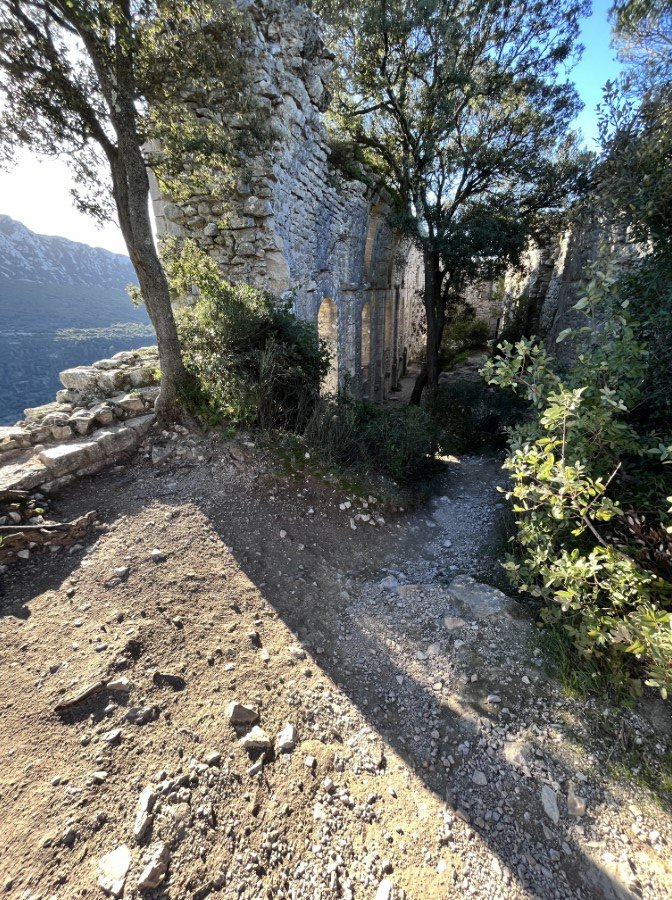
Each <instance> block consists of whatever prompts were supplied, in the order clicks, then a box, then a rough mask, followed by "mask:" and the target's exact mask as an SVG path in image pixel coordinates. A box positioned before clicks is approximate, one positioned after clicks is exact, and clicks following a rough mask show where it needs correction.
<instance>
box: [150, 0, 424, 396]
mask: <svg viewBox="0 0 672 900" xmlns="http://www.w3.org/2000/svg"><path fill="white" fill-rule="evenodd" d="M245 7H246V9H247V10H248V11H249V12H250V14H251V16H252V19H253V23H254V35H253V40H252V41H251V43H250V45H249V46H247V47H246V48H245V54H246V59H245V63H246V67H247V70H248V73H249V74H248V77H249V81H250V91H251V92H253V94H254V96H255V97H256V98H257V101H258V102H259V103H260V106H261V109H262V115H263V116H264V117H265V119H266V124H267V125H268V127H269V129H270V132H271V134H272V136H273V141H272V144H271V146H270V147H268V148H267V149H265V150H264V151H263V152H260V153H259V154H258V155H257V156H255V157H253V158H250V159H241V160H240V164H239V169H240V170H239V173H238V179H237V188H236V192H235V195H234V196H233V197H232V198H231V197H228V196H227V197H226V198H225V197H218V196H212V195H206V194H203V195H200V196H194V197H192V198H191V200H190V202H188V203H183V204H181V205H177V204H175V203H172V202H170V201H169V200H167V199H166V198H164V197H161V196H160V195H159V193H158V190H157V189H156V186H154V190H153V195H154V210H155V215H156V220H157V226H158V231H159V234H172V235H176V236H178V237H190V238H193V239H195V240H196V242H197V243H198V244H199V246H200V247H201V248H203V249H204V250H206V251H207V252H208V253H209V254H210V255H211V256H212V257H213V258H214V259H216V260H217V262H218V263H219V265H220V267H221V270H222V272H223V274H224V276H225V277H226V278H228V279H230V280H232V281H247V282H249V283H251V284H255V285H258V286H261V287H263V288H266V289H268V290H269V291H272V292H273V293H275V294H278V295H281V296H282V295H285V296H291V297H292V300H293V304H294V309H295V311H296V312H297V314H299V315H301V316H302V317H304V318H306V319H308V320H310V321H313V322H315V323H316V327H318V326H319V329H320V330H321V331H322V329H326V330H325V331H322V336H323V337H325V338H326V339H327V340H328V342H329V343H330V344H331V346H332V347H333V350H334V364H335V372H334V376H333V378H332V380H331V384H332V386H333V385H334V384H335V383H336V381H337V382H338V383H339V384H340V385H343V384H344V382H345V381H346V379H348V380H349V382H350V383H351V386H352V388H353V389H354V390H355V392H360V393H364V394H367V395H368V396H370V397H372V398H375V399H382V398H383V397H385V396H387V394H388V392H389V391H390V390H393V389H394V388H395V387H396V385H397V382H398V380H399V377H400V376H401V374H402V371H403V368H404V365H405V361H406V360H407V359H410V358H412V357H413V356H414V355H416V353H417V351H418V349H419V347H418V339H419V337H420V338H421V333H420V332H419V330H418V328H417V327H414V324H413V323H414V322H415V323H416V326H417V319H418V314H417V287H418V283H417V277H416V274H417V261H416V262H414V259H413V253H412V252H411V249H410V247H409V246H407V245H405V244H404V243H403V242H402V241H401V240H400V238H399V235H398V234H396V233H395V232H394V231H393V230H392V229H391V228H390V226H389V224H388V212H389V208H388V206H387V203H386V202H385V198H384V197H381V196H380V195H379V194H377V193H375V192H373V191H372V190H371V189H370V188H368V187H367V186H366V185H365V184H364V183H362V182H361V181H359V180H353V179H352V178H350V177H348V176H346V175H344V174H343V173H342V172H341V171H339V170H338V168H337V167H335V166H334V165H332V164H331V162H330V148H329V144H328V139H327V131H326V128H325V124H324V111H325V109H326V107H327V105H328V98H329V94H328V85H329V81H330V77H331V70H332V60H333V56H332V54H331V53H330V52H329V50H328V49H327V48H326V47H325V46H324V43H323V41H322V38H321V35H320V27H319V21H318V19H317V17H316V16H315V15H314V14H313V13H312V12H311V11H310V10H308V9H307V8H306V7H305V6H303V5H301V4H295V3H290V2H287V0H253V2H251V3H245ZM227 125H228V127H236V121H235V119H232V118H230V119H227ZM231 207H233V208H231ZM225 210H226V212H225ZM323 304H326V306H325V307H324V308H323V309H322V313H320V310H321V308H322V307H323ZM331 304H333V308H334V310H335V315H334V313H333V312H332V307H331ZM363 322H364V327H363V326H362V323H363ZM334 327H335V333H334Z"/></svg>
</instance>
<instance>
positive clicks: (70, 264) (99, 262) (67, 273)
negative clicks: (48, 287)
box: [0, 214, 137, 290]
mask: <svg viewBox="0 0 672 900" xmlns="http://www.w3.org/2000/svg"><path fill="white" fill-rule="evenodd" d="M0 278H2V279H6V280H11V281H23V282H32V283H34V284H73V285H89V286H91V287H106V288H116V289H122V290H123V289H124V288H125V286H126V285H127V284H129V283H133V284H136V283H137V279H136V276H135V271H134V269H133V266H132V264H131V261H130V259H129V258H128V257H127V256H124V255H123V254H121V253H113V252H112V251H111V250H105V249H104V248H102V247H91V246H90V245H89V244H84V243H80V242H78V241H71V240H69V239H68V238H63V237H57V236H52V235H45V234H37V233H36V232H34V231H31V229H30V228H28V227H26V226H25V225H23V224H22V223H21V222H18V221H17V220H16V219H12V218H11V217H10V216H7V215H2V214H0Z"/></svg>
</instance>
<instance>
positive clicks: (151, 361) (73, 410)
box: [0, 347, 159, 495]
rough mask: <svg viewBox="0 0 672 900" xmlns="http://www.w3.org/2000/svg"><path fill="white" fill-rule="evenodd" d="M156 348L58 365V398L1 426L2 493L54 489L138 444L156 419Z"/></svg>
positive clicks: (157, 368) (0, 465) (102, 465)
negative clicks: (87, 362) (69, 366)
mask: <svg viewBox="0 0 672 900" xmlns="http://www.w3.org/2000/svg"><path fill="white" fill-rule="evenodd" d="M158 370H159V359H158V351H157V349H156V347H144V348H141V349H140V350H133V351H125V352H123V353H117V354H116V355H115V356H113V357H112V358H111V359H103V360H100V361H99V362H96V363H93V365H90V366H78V367H77V368H74V369H67V370H66V371H64V372H61V375H60V379H61V383H62V385H63V389H62V390H60V391H58V393H57V395H56V401H55V402H53V403H47V404H45V405H44V406H38V407H35V408H33V409H27V410H25V419H24V420H22V421H20V422H18V423H17V424H16V425H13V426H7V427H0V495H2V494H3V493H6V492H8V491H32V490H35V489H36V488H41V489H42V490H45V491H49V490H52V489H53V488H55V487H59V486H61V485H63V484H64V483H66V482H67V481H69V480H71V479H72V478H75V477H78V476H81V475H85V474H92V473H94V472H97V471H99V470H100V469H102V468H104V467H105V466H107V465H110V464H111V463H113V462H115V461H116V460H117V459H119V458H120V457H121V456H122V455H123V454H125V453H128V452H130V451H133V450H135V449H137V447H138V445H139V444H140V442H141V440H142V438H143V437H144V435H145V434H146V433H147V431H148V430H149V428H150V426H151V425H152V423H153V421H154V412H153V408H154V403H155V401H156V398H157V396H158V394H159V386H158V384H157V380H158Z"/></svg>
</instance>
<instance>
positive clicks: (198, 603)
mask: <svg viewBox="0 0 672 900" xmlns="http://www.w3.org/2000/svg"><path fill="white" fill-rule="evenodd" d="M168 438H169V436H166V440H165V441H164V443H165V444H166V445H167V446H168V447H169V449H170V450H171V451H172V452H170V453H166V454H155V461H156V462H158V459H159V457H161V458H162V460H163V461H162V464H161V465H153V464H152V461H151V459H150V458H149V454H147V455H145V456H144V457H143V456H138V457H136V458H135V459H134V460H132V461H129V464H128V465H127V466H124V467H117V468H116V469H114V470H111V471H108V472H105V473H101V474H100V475H97V476H94V477H91V478H88V479H84V480H82V481H80V482H78V483H77V484H75V485H72V486H70V487H69V488H66V489H63V491H62V492H61V494H60V496H59V497H57V499H56V501H55V505H54V510H55V511H56V512H57V514H58V515H59V517H60V518H62V519H63V520H69V519H72V518H74V517H76V516H77V515H81V514H82V513H84V512H86V511H88V510H90V509H96V510H98V513H99V520H100V525H99V526H98V528H97V530H95V531H94V532H93V533H92V534H91V535H90V537H89V539H88V540H87V541H86V543H85V545H82V546H76V547H75V548H71V549H70V550H64V551H61V552H57V553H53V554H50V553H49V552H48V551H40V552H39V553H35V554H33V555H32V556H31V558H30V559H29V560H28V561H27V562H25V563H22V564H20V565H18V566H16V567H14V568H12V569H11V570H10V571H9V572H8V573H7V574H6V575H5V576H4V580H3V584H2V589H1V593H0V760H1V764H0V798H1V800H2V813H1V814H0V838H1V840H0V891H2V890H4V892H5V896H7V897H10V898H24V900H28V898H31V900H37V898H43V900H46V898H52V897H54V898H71V897H72V898H75V897H94V898H95V897H98V896H100V897H102V896H103V891H105V892H107V893H108V894H111V895H114V896H122V895H123V896H124V897H131V898H133V897H139V896H145V897H164V898H173V900H182V898H200V900H204V898H208V897H212V898H220V897H221V898H243V900H252V898H254V900H257V898H293V900H298V898H311V900H312V898H324V900H327V898H329V900H331V898H357V900H359V898H371V900H374V898H375V900H399V898H402V897H406V898H407V900H426V898H427V900H431V898H444V897H458V896H459V897H463V896H470V897H478V898H544V900H545V898H570V897H571V898H584V900H588V898H594V897H598V898H601V897H604V898H629V897H643V898H665V897H670V896H672V864H671V863H670V846H671V841H672V828H671V818H670V812H669V809H668V808H667V807H666V805H665V803H664V801H663V800H661V798H660V797H659V796H658V795H657V793H656V792H655V791H654V790H652V789H651V788H650V787H643V786H638V785H637V783H636V781H635V780H633V779H632V778H628V779H626V778H621V777H619V776H618V774H617V773H616V772H615V770H614V766H613V763H614V762H615V760H616V759H617V758H619V757H620V754H621V749H622V747H625V746H627V747H628V748H634V751H633V752H634V759H635V769H637V759H638V754H640V755H641V760H642V764H643V762H644V760H645V759H650V758H654V759H655V758H656V757H660V758H661V759H662V758H663V757H664V755H665V754H669V753H670V749H671V746H672V739H671V737H670V730H669V713H668V712H667V708H666V707H663V706H662V705H660V704H658V703H655V702H651V703H648V704H642V705H640V706H639V707H637V708H636V709H634V710H631V711H627V710H626V711H622V710H615V709H612V708H611V707H609V706H608V705H605V704H604V703H601V702H600V699H599V698H593V699H589V700H580V701H579V700H573V699H571V698H568V697H566V696H564V695H563V693H562V692H561V690H560V687H559V685H558V684H557V683H556V682H555V681H554V680H553V679H552V678H551V677H550V676H549V675H548V674H547V673H546V668H545V660H544V655H543V652H542V651H540V649H539V646H538V640H537V631H536V628H535V626H534V624H533V621H532V618H531V615H530V612H529V610H528V609H527V608H526V607H524V606H523V605H522V604H519V603H516V602H514V601H512V600H510V599H508V598H506V597H505V596H504V595H503V594H501V593H499V592H498V591H496V590H494V589H493V588H490V587H487V585H488V584H489V585H492V584H500V585H501V575H500V574H499V569H498V566H497V560H496V558H495V557H496V556H497V554H498V553H499V552H500V551H501V549H502V538H501V534H502V528H501V519H502V517H503V515H504V512H505V510H504V509H503V504H502V501H501V495H500V494H498V493H497V490H496V486H497V484H499V483H501V480H502V475H501V471H500V469H499V461H498V460H497V459H495V458H492V457H477V456H476V457H466V458H464V459H462V460H459V461H458V460H454V461H452V462H451V463H448V464H447V465H446V468H445V471H444V473H443V474H440V475H438V476H437V477H436V479H435V480H434V482H433V484H432V496H431V497H430V498H429V499H428V500H427V502H426V503H423V504H420V505H418V506H416V507H415V508H413V509H400V508H399V506H398V505H397V506H396V507H395V508H393V509H392V508H389V506H384V505H383V504H382V502H381V498H374V497H366V498H363V497H356V496H354V495H353V494H349V493H347V491H345V490H344V489H343V488H342V486H340V485H339V483H338V482H337V481H336V480H335V479H334V480H333V482H332V483H330V482H329V480H326V481H325V480H322V479H317V478H314V477H312V476H310V475H308V474H306V473H305V472H304V473H302V472H297V473H295V474H287V473H285V472H283V471H281V470H280V469H279V468H277V467H274V466H273V465H272V464H271V462H269V459H268V457H265V456H264V455H262V454H261V453H259V452H258V450H257V448H253V447H250V446H244V445H240V444H237V445H235V446H234V445H223V444H221V443H216V442H214V441H210V440H206V439H200V438H199V439H196V438H188V437H178V436H176V435H173V436H172V437H171V438H170V439H168ZM470 579H475V581H472V580H470ZM88 688H92V689H94V690H92V693H91V694H90V695H89V696H87V697H84V698H83V699H82V698H81V696H78V695H81V694H82V692H83V691H85V690H86V689H88ZM232 703H238V704H241V705H243V706H244V707H245V710H241V709H240V708H237V710H234V713H233V718H234V719H236V718H244V719H247V720H248V721H247V722H243V723H241V724H232V723H231V721H230V718H231V704H232ZM59 704H60V708H59V709H56V707H58V706H59ZM254 719H256V721H252V720H254ZM288 725H290V726H292V728H291V729H289V730H288V729H287V726H288ZM254 728H260V729H261V731H258V730H257V731H255V730H254ZM292 730H293V732H294V733H293V735H292V734H290V733H289V732H291V731H292ZM281 732H282V733H283V736H282V738H278V735H279V734H280V733H281ZM611 735H618V736H619V740H618V741H615V740H614V739H613V738H612V737H610V736H611ZM250 741H252V742H253V743H254V742H256V744H255V746H256V747H257V749H254V747H252V748H249V749H248V748H246V742H247V744H249V743H250ZM292 744H293V745H294V746H293V747H292ZM617 744H618V746H617ZM621 745H622V746H621ZM109 854H112V856H109Z"/></svg>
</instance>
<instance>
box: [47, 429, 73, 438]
mask: <svg viewBox="0 0 672 900" xmlns="http://www.w3.org/2000/svg"><path fill="white" fill-rule="evenodd" d="M49 431H50V432H51V439H52V440H54V441H67V440H68V438H71V437H72V428H70V426H69V425H52V426H51V427H50V428H49Z"/></svg>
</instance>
